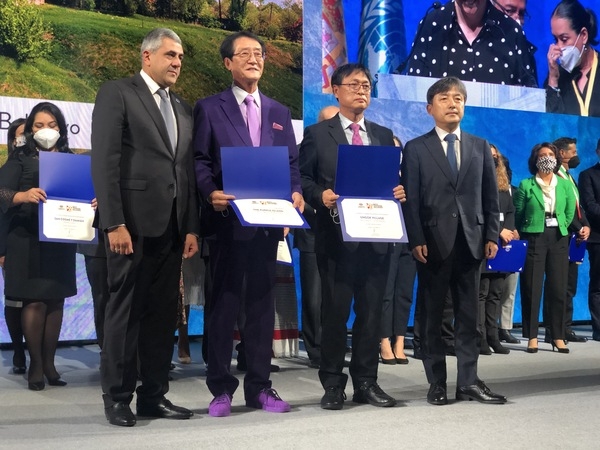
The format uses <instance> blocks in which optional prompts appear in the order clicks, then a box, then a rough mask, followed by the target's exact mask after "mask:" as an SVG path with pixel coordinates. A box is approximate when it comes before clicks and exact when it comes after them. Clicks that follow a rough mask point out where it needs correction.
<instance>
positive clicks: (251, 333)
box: [194, 31, 304, 417]
mask: <svg viewBox="0 0 600 450" xmlns="http://www.w3.org/2000/svg"><path fill="white" fill-rule="evenodd" d="M220 52H221V57H222V58H223V63H224V64H225V67H226V68H227V70H229V71H230V72H231V74H232V76H233V86H232V87H231V88H229V89H227V90H226V91H223V92H221V93H220V94H216V95H213V96H212V97H207V98H205V99H202V100H199V101H198V102H197V103H196V107H195V109H194V119H195V123H194V150H195V157H196V177H197V182H198V191H199V194H200V198H201V202H202V203H203V209H202V217H203V218H202V221H203V228H202V232H203V234H204V235H206V236H211V235H214V236H213V237H212V238H211V239H208V243H209V253H210V267H211V270H210V277H211V278H212V294H211V298H210V299H209V302H210V305H211V312H210V317H209V321H210V323H209V326H208V331H207V333H208V341H209V342H210V345H209V346H208V369H207V373H206V384H207V385H208V389H209V390H210V392H211V393H212V394H213V396H214V397H215V398H214V399H213V401H212V402H211V403H210V405H209V408H208V413H209V414H210V415H211V416H214V417H223V416H228V415H229V414H230V413H231V400H232V398H233V394H234V392H235V390H236V389H237V387H238V385H239V381H238V379H237V378H236V377H235V376H233V375H232V374H231V372H230V366H231V350H232V348H233V329H234V325H235V322H236V319H237V317H238V311H239V308H240V305H241V304H242V299H243V305H244V306H243V307H244V309H245V315H246V323H245V327H244V349H245V355H246V361H247V370H248V371H247V372H246V376H245V377H244V396H245V400H246V405H247V406H249V407H251V408H258V409H263V410H266V411H270V412H287V411H289V410H290V405H289V404H288V403H287V402H285V401H283V400H282V399H281V398H280V397H279V395H278V394H277V392H276V391H275V390H274V389H272V388H271V381H270V379H269V378H270V368H271V355H272V345H273V326H274V320H275V313H274V297H273V288H274V285H275V261H276V256H277V245H278V242H279V241H280V240H282V239H283V228H264V227H258V228H257V227H244V226H242V225H241V223H240V221H239V220H238V219H237V217H236V214H235V213H234V212H233V210H232V209H231V207H230V205H229V201H230V200H233V199H234V198H235V197H234V196H233V195H230V194H227V193H225V192H223V179H222V172H221V148H222V147H251V146H255V147H258V146H261V145H262V146H285V147H287V148H288V151H289V163H290V175H291V187H290V194H291V198H292V201H293V204H294V207H296V208H299V209H300V210H302V209H303V208H304V199H303V197H302V189H301V186H300V172H299V170H298V149H297V147H296V140H295V137H294V131H293V129H292V119H291V113H290V111H289V110H288V109H287V108H286V107H285V106H283V105H281V104H280V103H278V102H276V101H275V100H272V99H270V98H268V97H266V96H265V95H263V94H262V93H261V92H259V90H258V82H259V80H260V77H261V75H262V72H263V69H264V63H265V55H266V47H265V44H264V43H263V42H262V41H261V40H260V39H259V38H258V37H256V36H255V35H253V34H252V33H249V32H245V31H242V32H238V33H234V34H232V35H229V36H228V37H226V38H225V40H224V41H223V43H222V44H221V48H220ZM257 121H258V123H256V122H257ZM257 151H260V150H257ZM242 297H243V298H242Z"/></svg>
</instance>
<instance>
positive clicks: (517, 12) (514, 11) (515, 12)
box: [492, 0, 531, 26]
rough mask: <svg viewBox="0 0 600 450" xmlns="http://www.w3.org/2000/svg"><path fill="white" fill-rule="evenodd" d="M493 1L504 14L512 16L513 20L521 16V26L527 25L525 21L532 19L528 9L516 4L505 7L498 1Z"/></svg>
mask: <svg viewBox="0 0 600 450" xmlns="http://www.w3.org/2000/svg"><path fill="white" fill-rule="evenodd" d="M492 3H493V4H494V5H495V6H497V7H498V8H499V9H500V10H501V11H502V12H503V13H504V14H506V15H507V16H508V17H510V18H512V19H513V20H516V19H515V16H516V17H518V18H519V20H518V22H519V24H520V25H521V26H523V25H525V22H527V21H529V20H530V19H531V16H530V15H529V13H528V12H527V10H526V9H519V8H516V7H514V6H509V7H508V8H505V7H504V6H503V5H501V4H500V3H498V2H497V1H496V0H492Z"/></svg>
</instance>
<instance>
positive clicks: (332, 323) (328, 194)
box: [300, 64, 404, 409]
mask: <svg viewBox="0 0 600 450" xmlns="http://www.w3.org/2000/svg"><path fill="white" fill-rule="evenodd" d="M331 85H332V88H333V95H335V97H336V99H337V100H338V102H339V107H340V112H339V114H336V115H335V116H334V117H333V118H331V119H329V120H324V121H322V122H320V123H317V124H315V125H311V126H310V127H308V128H306V129H305V130H304V139H303V140H302V144H301V146H300V173H301V175H302V190H303V191H304V193H305V196H306V199H307V202H308V203H309V204H311V205H312V206H313V207H314V208H315V209H316V229H315V251H316V253H317V264H318V267H319V274H320V275H321V283H322V299H321V302H322V303H321V328H322V330H321V333H322V334H321V366H320V369H319V378H320V380H321V384H322V385H323V388H324V389H325V394H324V395H323V398H322V399H321V408H323V409H342V408H343V406H344V400H345V398H346V396H345V393H344V389H345V387H346V382H347V380H348V376H347V375H346V374H344V373H343V370H344V361H345V354H346V340H347V329H346V321H347V320H348V316H349V314H350V305H351V302H352V297H353V296H354V311H355V313H356V319H355V321H354V325H353V328H352V360H351V362H350V376H351V377H352V384H353V385H354V396H353V398H352V400H353V401H354V402H356V403H369V404H371V405H373V406H384V407H387V406H394V405H395V404H396V400H395V399H393V398H392V397H390V396H389V395H388V394H386V393H385V392H384V391H383V390H382V389H381V388H380V387H379V385H378V384H377V368H378V364H379V356H378V353H379V352H378V347H379V340H380V337H381V336H380V326H381V311H382V305H383V292H384V288H385V282H386V275H387V265H388V263H389V252H390V244H388V243H381V242H377V243H372V242H344V241H343V240H342V232H341V228H340V224H339V220H336V218H335V217H333V216H335V213H336V212H337V206H336V200H337V198H338V197H339V195H337V194H336V193H335V192H334V191H333V188H334V187H335V178H336V170H337V169H336V165H337V152H338V146H339V145H340V144H343V145H347V144H350V143H355V145H360V144H358V141H360V142H362V144H363V145H371V146H377V145H379V146H381V145H386V146H394V139H393V137H394V136H393V133H392V130H390V129H389V128H385V127H382V126H381V125H378V124H376V123H373V122H370V121H367V120H365V118H364V112H365V110H366V109H367V107H368V106H369V103H370V101H371V90H372V87H373V81H372V78H371V74H370V73H369V70H368V69H367V68H366V67H364V66H363V65H361V64H345V65H343V66H340V67H338V68H337V69H336V70H335V72H334V73H333V75H332V76H331ZM355 136H356V137H355ZM374 151H376V148H375V149H374ZM390 194H392V193H390ZM393 195H394V197H395V198H397V199H403V198H404V189H403V188H402V186H396V187H395V188H394V190H393Z"/></svg>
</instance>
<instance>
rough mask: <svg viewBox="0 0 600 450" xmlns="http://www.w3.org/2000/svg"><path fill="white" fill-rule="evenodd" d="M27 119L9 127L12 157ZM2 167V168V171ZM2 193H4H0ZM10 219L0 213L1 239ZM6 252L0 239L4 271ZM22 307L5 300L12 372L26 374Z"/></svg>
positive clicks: (0, 259) (22, 136) (21, 138)
mask: <svg viewBox="0 0 600 450" xmlns="http://www.w3.org/2000/svg"><path fill="white" fill-rule="evenodd" d="M24 130H25V119H16V120H14V121H13V122H12V123H11V124H10V126H9V127H8V130H7V133H6V142H7V147H8V148H7V150H8V151H7V154H8V157H9V158H10V157H11V156H12V155H13V154H14V152H15V151H18V149H19V147H22V146H23V145H24V144H25V135H24ZM1 170H2V169H0V171H1ZM0 195H2V194H1V193H0ZM9 220H10V215H9V214H0V239H1V238H2V236H4V235H5V233H6V230H7V226H8V223H9ZM5 254H6V240H5V239H1V241H0V255H1V256H0V267H2V269H3V271H4V255H5ZM3 275H4V274H3ZM21 308H23V302H19V301H12V300H6V299H5V301H4V318H5V319H6V328H7V329H8V333H9V335H10V340H11V342H12V346H13V368H12V372H13V373H14V374H17V375H21V374H24V373H25V372H26V371H27V365H26V360H25V347H24V346H23V328H22V326H21Z"/></svg>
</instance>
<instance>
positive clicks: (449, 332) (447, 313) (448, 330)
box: [413, 287, 454, 349]
mask: <svg viewBox="0 0 600 450" xmlns="http://www.w3.org/2000/svg"><path fill="white" fill-rule="evenodd" d="M422 297H423V294H422V293H421V291H420V290H419V289H418V287H417V302H416V304H415V318H414V324H413V335H414V339H413V343H414V346H415V348H417V349H420V348H421V324H420V319H419V317H421V307H420V306H419V304H420V302H422V301H423V300H422ZM442 340H443V341H444V347H445V348H452V347H454V306H452V294H451V293H450V291H448V293H447V294H446V298H445V300H444V313H443V317H442Z"/></svg>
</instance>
